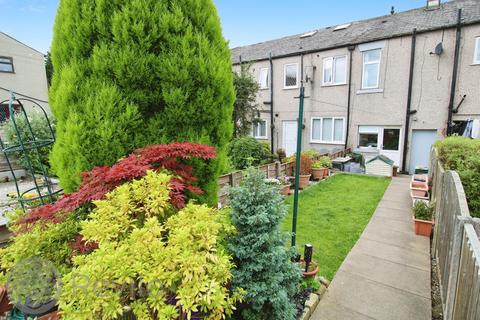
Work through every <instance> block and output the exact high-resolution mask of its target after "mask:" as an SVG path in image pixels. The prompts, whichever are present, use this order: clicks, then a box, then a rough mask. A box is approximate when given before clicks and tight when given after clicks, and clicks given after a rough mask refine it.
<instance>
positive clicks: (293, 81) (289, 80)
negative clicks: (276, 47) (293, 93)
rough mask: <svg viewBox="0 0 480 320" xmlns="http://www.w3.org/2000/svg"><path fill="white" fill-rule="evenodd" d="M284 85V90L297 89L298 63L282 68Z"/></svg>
mask: <svg viewBox="0 0 480 320" xmlns="http://www.w3.org/2000/svg"><path fill="white" fill-rule="evenodd" d="M284 75H285V76H284V78H285V79H284V84H283V87H284V88H285V89H290V88H297V87H298V63H291V64H286V65H285V67H284Z"/></svg>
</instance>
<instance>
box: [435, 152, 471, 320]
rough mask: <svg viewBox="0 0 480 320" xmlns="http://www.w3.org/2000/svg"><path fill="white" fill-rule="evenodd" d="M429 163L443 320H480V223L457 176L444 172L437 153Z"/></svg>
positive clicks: (452, 172)
mask: <svg viewBox="0 0 480 320" xmlns="http://www.w3.org/2000/svg"><path fill="white" fill-rule="evenodd" d="M430 159H431V163H430V175H431V179H432V182H433V185H432V201H435V203H436V210H435V230H434V234H433V254H434V255H435V258H436V259H437V265H438V276H439V280H440V294H441V296H442V302H443V311H444V319H445V320H451V319H461V320H468V319H480V270H479V266H480V239H479V235H480V219H474V218H472V217H471V215H470V212H469V210H468V205H467V199H466V197H465V192H464V190H463V186H462V183H461V181H460V177H459V176H458V174H457V172H455V171H445V170H444V169H443V167H442V165H441V163H440V162H439V161H438V159H437V152H436V150H435V149H432V152H431V157H430Z"/></svg>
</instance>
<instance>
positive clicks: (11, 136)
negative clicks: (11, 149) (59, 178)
mask: <svg viewBox="0 0 480 320" xmlns="http://www.w3.org/2000/svg"><path fill="white" fill-rule="evenodd" d="M15 122H16V124H17V128H18V131H19V133H20V137H21V138H22V141H23V142H27V141H33V136H32V133H31V132H30V129H29V127H28V123H27V119H26V118H25V115H24V114H23V113H19V114H16V115H15ZM28 122H30V126H31V127H32V131H33V133H34V134H35V137H36V139H37V140H47V139H53V137H52V131H51V130H50V127H49V126H48V121H47V119H46V118H45V116H44V115H43V114H41V113H40V112H39V111H38V112H37V111H32V112H29V113H28ZM50 124H51V126H52V129H53V130H55V124H54V121H53V119H52V118H51V117H50ZM4 130H5V140H6V142H7V144H8V145H11V146H12V145H19V141H18V136H17V132H16V130H15V126H14V125H13V121H8V122H7V123H6V125H5V126H4ZM51 150H52V146H51V145H50V146H46V147H41V148H39V152H38V153H37V151H35V150H29V151H27V152H26V155H25V154H23V153H22V152H16V153H15V157H16V158H17V159H18V160H19V162H20V164H21V165H22V166H23V167H24V168H28V162H27V156H28V158H29V160H30V162H31V164H32V167H33V169H34V170H35V172H40V173H41V172H42V170H41V168H42V165H43V166H44V167H45V169H46V170H48V169H49V168H50V164H49V161H48V155H49V153H50V151H51Z"/></svg>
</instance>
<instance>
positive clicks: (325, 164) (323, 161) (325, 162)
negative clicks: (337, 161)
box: [312, 156, 332, 169]
mask: <svg viewBox="0 0 480 320" xmlns="http://www.w3.org/2000/svg"><path fill="white" fill-rule="evenodd" d="M331 167H332V159H330V157H329V156H323V157H320V159H318V160H317V161H314V162H313V164H312V168H315V169H318V168H331Z"/></svg>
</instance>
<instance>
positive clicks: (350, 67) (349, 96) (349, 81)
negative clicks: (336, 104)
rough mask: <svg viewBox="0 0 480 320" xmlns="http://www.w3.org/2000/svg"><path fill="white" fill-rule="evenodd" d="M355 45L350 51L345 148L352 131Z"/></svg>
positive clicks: (350, 47)
mask: <svg viewBox="0 0 480 320" xmlns="http://www.w3.org/2000/svg"><path fill="white" fill-rule="evenodd" d="M354 50H355V46H349V47H348V51H349V52H350V62H349V65H348V97H347V130H346V131H347V132H346V133H345V148H344V149H345V150H346V149H347V148H348V134H349V132H350V104H351V94H352V60H353V51H354Z"/></svg>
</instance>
